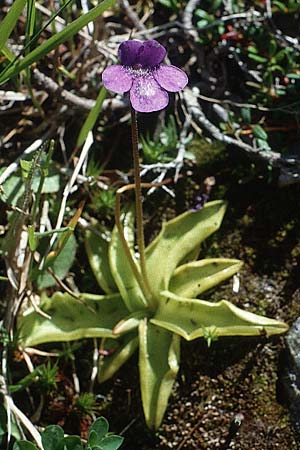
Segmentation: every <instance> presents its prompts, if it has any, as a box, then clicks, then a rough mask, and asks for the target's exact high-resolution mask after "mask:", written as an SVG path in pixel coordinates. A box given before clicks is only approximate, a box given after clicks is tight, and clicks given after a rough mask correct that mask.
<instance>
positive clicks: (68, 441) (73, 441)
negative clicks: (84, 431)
mask: <svg viewBox="0 0 300 450" xmlns="http://www.w3.org/2000/svg"><path fill="white" fill-rule="evenodd" d="M63 445H64V447H63V450H83V448H82V444H81V439H80V437H79V436H66V437H65V438H64V440H63Z"/></svg>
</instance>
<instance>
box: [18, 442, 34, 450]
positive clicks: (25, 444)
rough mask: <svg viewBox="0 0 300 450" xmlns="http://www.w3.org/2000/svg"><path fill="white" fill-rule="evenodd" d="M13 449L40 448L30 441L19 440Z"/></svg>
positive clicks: (31, 449)
mask: <svg viewBox="0 0 300 450" xmlns="http://www.w3.org/2000/svg"><path fill="white" fill-rule="evenodd" d="M13 450H38V448H37V447H36V446H35V445H34V444H33V443H32V442H29V441H23V440H22V441H17V442H15V443H14V446H13Z"/></svg>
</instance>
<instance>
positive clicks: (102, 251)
mask: <svg viewBox="0 0 300 450" xmlns="http://www.w3.org/2000/svg"><path fill="white" fill-rule="evenodd" d="M108 246H109V241H108V240H107V239H106V237H105V236H103V235H101V233H100V232H97V233H95V232H93V231H91V230H87V232H86V235H85V248H86V252H87V255H88V258H89V263H90V265H91V268H92V271H93V274H94V276H95V278H96V280H97V282H98V284H99V286H100V287H101V289H102V290H103V291H104V292H106V293H107V294H110V293H112V292H118V287H117V285H116V283H115V280H114V279H113V277H112V274H111V271H110V268H109V259H108Z"/></svg>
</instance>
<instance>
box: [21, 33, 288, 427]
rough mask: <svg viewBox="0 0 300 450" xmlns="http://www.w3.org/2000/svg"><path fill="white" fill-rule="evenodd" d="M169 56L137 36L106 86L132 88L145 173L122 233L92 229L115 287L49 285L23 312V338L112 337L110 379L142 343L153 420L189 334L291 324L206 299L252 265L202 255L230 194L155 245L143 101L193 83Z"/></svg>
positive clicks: (105, 275)
mask: <svg viewBox="0 0 300 450" xmlns="http://www.w3.org/2000/svg"><path fill="white" fill-rule="evenodd" d="M165 55H166V52H165V49H164V48H163V47H162V46H161V45H160V44H158V43H157V42H156V41H146V42H144V43H142V42H140V41H127V42H125V43H123V44H121V46H120V49H119V58H120V62H121V64H120V65H117V66H112V67H111V68H108V69H106V70H105V72H104V75H103V82H104V84H105V85H106V87H109V86H110V87H111V88H112V89H113V90H114V91H115V92H128V91H130V99H131V114H132V143H133V157H134V175H135V182H134V184H133V185H127V186H124V187H122V188H120V189H119V190H118V191H117V194H116V209H115V222H116V224H115V227H114V228H113V230H112V233H111V234H110V235H109V236H104V235H102V234H101V233H100V232H97V233H94V232H92V231H88V232H87V234H86V250H87V254H88V258H89V261H90V265H91V268H92V270H93V272H94V275H95V277H96V279H97V281H98V284H99V286H100V288H101V289H102V291H103V292H104V293H105V294H103V295H96V294H88V293H82V294H78V296H77V298H76V295H75V296H71V295H70V294H68V293H60V292H58V293H56V294H54V295H53V296H52V297H50V298H48V297H47V296H46V295H45V294H42V298H41V305H40V307H41V308H42V309H43V311H44V312H45V313H46V314H45V315H40V314H38V313H37V312H36V311H35V310H34V309H33V308H30V309H27V310H26V311H25V312H24V313H23V314H22V315H21V316H20V317H19V320H18V337H19V342H20V345H21V346H22V347H26V346H27V347H28V346H34V345H38V344H41V343H45V342H51V341H70V340H73V339H81V338H87V337H102V338H104V339H103V341H102V348H103V350H105V352H101V353H102V355H103V354H105V355H107V356H102V357H101V360H100V366H99V381H100V382H103V381H105V380H107V379H109V378H111V377H112V376H113V375H114V374H115V373H116V371H117V370H118V369H119V368H120V367H121V366H122V365H123V364H124V363H125V362H126V361H127V360H128V359H129V358H130V357H131V355H132V354H133V353H134V352H135V351H136V350H138V353H139V372H140V386H141V396H142V403H143V409H144V415H145V420H146V423H147V425H148V426H149V427H150V428H152V429H156V428H158V427H159V425H160V423H161V421H162V419H163V416H164V413H165V410H166V407H167V404H168V399H169V396H170V394H171V391H172V387H173V384H174V381H175V379H176V375H177V372H178V370H179V364H180V341H181V338H184V339H186V340H187V341H191V340H193V339H197V338H201V337H202V338H205V339H207V342H208V343H209V344H210V343H211V342H212V341H214V340H215V339H217V338H218V337H220V336H251V335H259V334H260V333H264V334H265V333H267V334H268V335H272V334H279V333H283V332H285V331H286V330H287V326H286V324H285V323H283V322H280V321H277V320H274V319H270V318H267V317H263V316H259V315H256V314H253V313H251V312H247V311H244V310H242V309H240V308H238V307H237V306H235V305H234V304H233V303H231V302H230V301H227V300H222V301H219V302H213V301H212V302H210V301H205V300H201V299H200V298H199V297H200V296H201V295H202V294H203V293H204V292H206V291H207V290H208V289H211V288H213V287H215V286H216V285H218V284H219V283H221V282H223V281H224V280H226V279H228V278H229V277H230V276H232V275H233V274H235V273H237V272H238V271H239V270H240V268H241V266H242V263H241V261H239V260H236V259H227V258H226V259H225V258H210V259H200V260H198V255H199V251H200V247H201V244H202V242H203V241H204V240H205V239H206V238H207V237H208V236H210V235H211V234H212V233H214V232H215V231H217V230H218V228H219V227H220V224H221V222H222V219H223V215H224V213H225V207H226V205H225V203H224V202H223V201H218V200H217V201H211V202H207V203H205V204H204V205H201V208H200V209H195V210H191V211H187V212H185V213H183V214H181V215H179V216H178V217H176V218H174V219H173V220H171V221H169V222H167V223H164V224H163V227H162V230H161V232H160V233H159V234H158V236H157V237H156V238H155V239H154V240H153V241H152V242H151V243H150V244H149V245H148V246H147V247H146V248H145V243H144V232H143V211H142V200H141V189H142V188H143V187H148V186H149V184H145V183H144V184H143V183H141V180H140V171H139V153H138V130H137V122H136V114H135V113H136V110H135V107H136V108H137V111H139V110H143V111H145V108H147V111H148V112H151V111H156V110H159V109H161V108H162V107H164V106H166V105H167V95H168V93H167V90H166V88H167V86H168V87H170V86H171V85H172V86H173V91H175V87H176V90H179V89H181V88H183V87H184V86H185V84H186V82H187V78H186V75H185V74H183V72H182V71H181V70H180V69H177V68H174V67H173V66H168V67H169V68H168V69H166V68H165V66H164V65H162V61H163V58H164V57H165ZM160 70H162V72H160ZM166 70H168V71H169V72H168V73H170V76H169V81H168V83H169V84H168V85H167V82H166V83H164V82H163V81H162V80H164V75H161V76H160V75H159V74H166V73H167V72H166ZM176 74H177V75H176ZM121 75H122V76H123V78H124V79H123V80H122V81H120V78H121ZM176 77H177V79H176ZM122 83H123V84H122ZM117 89H118V90H117ZM169 92H170V89H169ZM155 93H156V94H157V95H158V97H157V98H158V100H157V102H158V103H157V104H156V103H155V97H156V94H155ZM163 99H164V100H163ZM162 105H164V106H162ZM150 186H151V184H150ZM131 188H134V189H135V194H136V195H135V197H136V202H135V214H134V213H133V212H132V210H128V211H127V212H125V211H123V213H121V206H120V198H121V195H122V193H123V192H124V191H127V190H129V189H131ZM135 223H136V233H135ZM136 243H137V246H138V254H137V253H136V251H135V244H136Z"/></svg>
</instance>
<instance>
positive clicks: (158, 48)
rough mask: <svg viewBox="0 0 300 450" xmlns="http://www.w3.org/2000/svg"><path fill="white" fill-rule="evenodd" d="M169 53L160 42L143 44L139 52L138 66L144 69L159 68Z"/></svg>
mask: <svg viewBox="0 0 300 450" xmlns="http://www.w3.org/2000/svg"><path fill="white" fill-rule="evenodd" d="M166 54H167V52H166V49H165V47H163V46H162V45H161V44H160V43H159V42H157V41H154V40H149V41H145V42H143V45H142V46H141V47H140V48H139V50H138V55H137V57H138V58H137V62H136V63H137V64H141V66H142V67H143V68H150V67H155V66H158V65H159V64H160V63H161V62H162V61H163V60H164V58H165V56H166Z"/></svg>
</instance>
